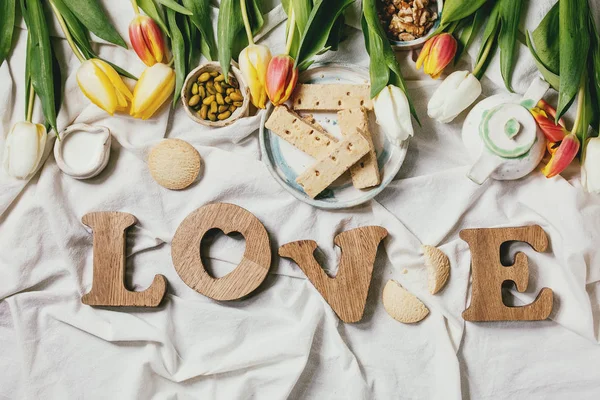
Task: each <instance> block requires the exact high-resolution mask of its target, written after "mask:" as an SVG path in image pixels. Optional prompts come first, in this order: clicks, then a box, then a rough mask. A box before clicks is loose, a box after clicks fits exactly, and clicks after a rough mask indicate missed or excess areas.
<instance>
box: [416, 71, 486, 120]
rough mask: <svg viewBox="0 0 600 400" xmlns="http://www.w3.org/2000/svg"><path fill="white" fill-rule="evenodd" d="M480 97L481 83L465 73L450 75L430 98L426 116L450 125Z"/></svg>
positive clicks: (458, 72)
mask: <svg viewBox="0 0 600 400" xmlns="http://www.w3.org/2000/svg"><path fill="white" fill-rule="evenodd" d="M480 95H481V83H480V82H479V80H478V79H477V78H475V76H474V75H473V74H470V73H469V72H467V71H456V72H453V73H452V74H450V75H449V76H448V77H447V78H446V79H444V81H443V82H442V84H441V85H440V86H439V87H438V88H437V90H436V91H435V92H434V93H433V96H431V99H430V100H429V104H428V106H427V114H428V115H429V116H430V117H431V118H433V119H436V120H437V121H439V122H442V123H444V124H447V123H450V122H452V121H453V120H454V118H456V117H457V116H458V114H460V113H461V112H463V111H464V110H465V109H467V108H468V107H469V106H470V105H471V104H473V102H474V101H475V100H477V98H478V97H479V96H480Z"/></svg>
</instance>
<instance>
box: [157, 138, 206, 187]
mask: <svg viewBox="0 0 600 400" xmlns="http://www.w3.org/2000/svg"><path fill="white" fill-rule="evenodd" d="M148 166H149V167H150V174H151V175H152V178H154V180H155V181H156V182H157V183H158V184H159V185H161V186H163V187H165V188H167V189H171V190H182V189H185V188H187V187H188V186H190V185H191V184H192V183H194V181H195V180H196V178H197V177H198V174H199V173H200V167H201V166H202V158H201V157H200V154H199V153H198V151H197V150H196V149H195V148H194V147H193V146H192V145H191V144H189V143H188V142H185V141H183V140H180V139H166V140H163V141H162V142H160V143H159V144H157V145H156V146H154V148H152V150H151V151H150V156H149V157H148Z"/></svg>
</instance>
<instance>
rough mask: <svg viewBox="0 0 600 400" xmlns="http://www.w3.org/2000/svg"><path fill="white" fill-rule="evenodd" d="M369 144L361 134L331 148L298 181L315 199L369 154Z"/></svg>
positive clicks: (349, 137) (356, 134)
mask: <svg viewBox="0 0 600 400" xmlns="http://www.w3.org/2000/svg"><path fill="white" fill-rule="evenodd" d="M369 149H370V147H369V142H368V141H367V139H365V138H364V136H363V135H362V134H360V133H358V132H357V133H355V134H354V135H352V136H348V137H347V138H345V139H344V140H343V141H341V142H339V143H337V144H334V145H332V146H331V151H330V153H329V154H328V155H327V156H325V157H322V158H320V159H319V160H318V161H317V162H316V164H314V165H313V166H312V167H310V168H309V169H307V170H306V171H304V173H302V175H300V176H299V177H298V179H296V182H297V183H298V184H299V185H300V186H302V188H303V189H304V191H305V192H306V194H308V195H309V196H310V197H312V198H313V199H314V198H315V197H317V195H318V194H319V193H321V192H322V191H323V190H325V189H327V187H328V186H329V185H331V184H332V183H333V182H334V181H335V180H336V179H337V178H339V177H340V176H342V174H343V173H344V172H346V171H348V170H349V169H350V167H352V166H353V165H354V164H356V163H357V162H358V161H360V159H361V158H363V157H364V156H365V155H366V154H367V153H368V152H369Z"/></svg>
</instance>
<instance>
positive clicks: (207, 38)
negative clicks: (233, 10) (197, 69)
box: [183, 0, 239, 61]
mask: <svg viewBox="0 0 600 400" xmlns="http://www.w3.org/2000/svg"><path fill="white" fill-rule="evenodd" d="M228 1H229V2H231V0H228ZM183 5H184V6H185V7H186V8H187V9H188V10H190V11H191V12H192V13H193V15H191V16H190V19H191V21H192V22H193V23H194V25H196V28H198V30H199V31H200V35H202V41H203V45H204V46H205V49H206V50H207V51H206V50H205V51H203V52H202V54H204V55H205V56H206V58H208V59H209V60H211V61H212V60H216V59H217V57H218V55H219V54H218V50H217V43H216V42H215V32H214V30H213V25H212V18H211V6H210V0H183ZM220 8H221V9H222V8H223V4H221V7H220ZM237 8H238V11H239V5H238V7H237ZM219 18H220V13H219ZM219 50H220V49H219Z"/></svg>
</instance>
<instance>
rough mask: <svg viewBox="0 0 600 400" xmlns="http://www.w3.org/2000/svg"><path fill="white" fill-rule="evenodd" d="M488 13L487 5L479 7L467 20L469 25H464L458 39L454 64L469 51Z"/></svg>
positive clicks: (489, 9)
mask: <svg viewBox="0 0 600 400" xmlns="http://www.w3.org/2000/svg"><path fill="white" fill-rule="evenodd" d="M490 11H491V8H490V7H487V5H485V6H483V7H481V8H480V9H479V10H477V11H476V12H475V14H474V15H473V17H472V18H471V19H470V20H469V23H468V24H467V25H465V27H464V28H463V30H462V32H461V33H460V36H459V39H458V42H459V43H460V46H459V49H458V52H457V53H456V56H455V57H454V63H457V62H458V60H460V58H461V57H462V56H463V54H464V53H465V52H466V51H467V50H468V49H469V47H471V45H472V44H473V42H474V41H475V38H476V37H477V34H478V33H479V31H480V30H481V28H482V27H483V24H485V22H486V20H487V18H488V17H489V14H490ZM463 21H464V20H463Z"/></svg>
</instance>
